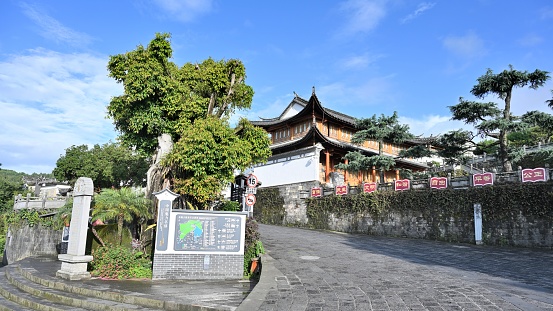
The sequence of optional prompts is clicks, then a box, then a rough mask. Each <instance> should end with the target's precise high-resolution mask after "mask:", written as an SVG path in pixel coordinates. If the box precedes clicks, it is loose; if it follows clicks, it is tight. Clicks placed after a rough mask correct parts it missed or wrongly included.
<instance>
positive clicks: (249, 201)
mask: <svg viewBox="0 0 553 311" xmlns="http://www.w3.org/2000/svg"><path fill="white" fill-rule="evenodd" d="M255 200H256V199H255V194H252V193H249V194H247V195H246V205H247V206H250V207H252V206H253V205H254V204H255Z"/></svg>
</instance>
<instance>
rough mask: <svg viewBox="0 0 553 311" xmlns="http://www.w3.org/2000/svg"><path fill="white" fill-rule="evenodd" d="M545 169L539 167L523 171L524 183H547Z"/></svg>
mask: <svg viewBox="0 0 553 311" xmlns="http://www.w3.org/2000/svg"><path fill="white" fill-rule="evenodd" d="M546 180H547V176H546V174H545V168H543V167H538V168H535V169H531V168H525V169H523V170H522V182H536V181H546Z"/></svg>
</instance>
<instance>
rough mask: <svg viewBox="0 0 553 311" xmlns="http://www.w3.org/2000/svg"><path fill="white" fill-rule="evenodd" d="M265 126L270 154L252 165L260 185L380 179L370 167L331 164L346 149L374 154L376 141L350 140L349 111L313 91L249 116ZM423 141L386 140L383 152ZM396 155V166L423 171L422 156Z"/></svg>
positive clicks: (351, 121) (392, 175)
mask: <svg viewBox="0 0 553 311" xmlns="http://www.w3.org/2000/svg"><path fill="white" fill-rule="evenodd" d="M251 122H252V123H253V124H254V125H256V126H259V127H262V128H263V129H265V130H266V131H267V132H268V133H269V136H270V139H271V146H270V148H271V150H272V156H271V157H270V158H269V159H268V161H267V162H266V163H264V164H259V165H257V166H255V167H254V168H253V171H254V174H255V176H256V177H257V178H258V179H259V180H260V181H261V182H262V187H271V186H278V185H286V184H294V183H301V182H311V181H318V182H319V183H320V184H321V185H328V186H335V185H341V184H349V185H351V186H354V185H358V184H360V183H362V182H375V181H379V173H378V172H376V170H374V169H369V170H367V171H363V172H358V173H348V172H344V171H341V170H338V169H336V168H335V165H337V164H338V163H344V161H346V160H344V159H343V157H344V156H345V155H346V154H347V153H348V152H350V151H359V152H361V153H363V154H365V155H368V156H370V155H377V154H378V142H376V141H367V142H365V143H364V144H363V145H357V144H354V143H352V142H351V137H352V135H353V134H354V133H355V132H356V128H355V123H356V119H355V118H354V117H351V116H348V115H345V114H342V113H339V112H337V111H334V110H331V109H328V108H325V107H323V106H322V105H321V103H320V101H319V99H318V98H317V96H316V94H315V92H314V91H313V93H312V95H311V97H310V98H309V100H308V101H307V100H305V99H303V98H301V97H299V96H297V95H296V96H295V97H294V99H292V101H291V102H290V104H289V105H288V106H287V107H286V109H285V110H284V111H283V112H282V113H281V114H280V116H278V117H276V118H272V119H261V120H258V121H251ZM421 143H423V142H422V141H421V140H417V139H415V140H410V141H406V142H404V143H403V144H394V143H392V142H385V143H384V146H383V148H384V149H383V152H384V154H385V155H387V156H391V157H397V156H398V154H399V152H400V150H403V149H407V148H409V147H411V146H414V145H418V144H421ZM427 160H428V159H424V160H414V159H399V158H396V159H395V161H396V168H407V169H411V170H412V171H423V170H425V169H427V168H428V165H427V162H425V161H427ZM396 168H394V170H393V171H388V172H385V179H386V180H385V181H384V182H388V181H392V180H393V179H396V178H398V172H397V170H396Z"/></svg>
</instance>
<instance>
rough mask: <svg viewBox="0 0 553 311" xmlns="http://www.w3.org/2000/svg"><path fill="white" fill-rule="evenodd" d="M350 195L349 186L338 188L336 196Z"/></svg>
mask: <svg viewBox="0 0 553 311" xmlns="http://www.w3.org/2000/svg"><path fill="white" fill-rule="evenodd" d="M345 194H348V186H346V185H343V186H336V195H345Z"/></svg>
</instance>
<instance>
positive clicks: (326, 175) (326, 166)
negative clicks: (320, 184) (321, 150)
mask: <svg viewBox="0 0 553 311" xmlns="http://www.w3.org/2000/svg"><path fill="white" fill-rule="evenodd" d="M325 156H326V158H325V182H329V181H330V180H329V176H330V152H328V151H325Z"/></svg>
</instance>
